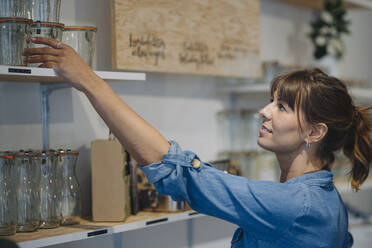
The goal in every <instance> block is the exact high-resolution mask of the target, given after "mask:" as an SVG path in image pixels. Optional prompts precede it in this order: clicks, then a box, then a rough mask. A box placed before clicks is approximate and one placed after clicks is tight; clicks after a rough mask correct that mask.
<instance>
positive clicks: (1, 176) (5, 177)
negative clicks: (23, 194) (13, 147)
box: [0, 152, 17, 235]
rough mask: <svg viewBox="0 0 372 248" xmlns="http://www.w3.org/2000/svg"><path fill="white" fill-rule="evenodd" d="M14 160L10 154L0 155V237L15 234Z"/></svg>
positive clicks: (2, 153) (3, 153)
mask: <svg viewBox="0 0 372 248" xmlns="http://www.w3.org/2000/svg"><path fill="white" fill-rule="evenodd" d="M13 176H14V159H13V155H12V154H11V153H6V152H1V153H0V235H13V234H15V233H16V222H17V211H16V210H17V200H16V194H15V187H14V186H15V185H14V178H13Z"/></svg>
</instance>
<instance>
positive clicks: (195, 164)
mask: <svg viewBox="0 0 372 248" xmlns="http://www.w3.org/2000/svg"><path fill="white" fill-rule="evenodd" d="M191 164H192V167H194V168H195V169H198V168H200V160H199V159H196V158H194V159H193V160H192V162H191Z"/></svg>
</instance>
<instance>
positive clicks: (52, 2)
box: [27, 0, 61, 22]
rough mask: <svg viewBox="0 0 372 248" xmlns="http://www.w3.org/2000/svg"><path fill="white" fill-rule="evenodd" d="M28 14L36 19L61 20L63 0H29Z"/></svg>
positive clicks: (46, 20) (43, 20)
mask: <svg viewBox="0 0 372 248" xmlns="http://www.w3.org/2000/svg"><path fill="white" fill-rule="evenodd" d="M27 2H28V3H27V16H28V18H30V19H32V20H34V21H41V22H59V17H60V13H61V0H27Z"/></svg>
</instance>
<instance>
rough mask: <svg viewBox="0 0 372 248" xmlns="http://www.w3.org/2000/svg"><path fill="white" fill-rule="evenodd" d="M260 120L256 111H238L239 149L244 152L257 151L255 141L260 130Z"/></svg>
mask: <svg viewBox="0 0 372 248" xmlns="http://www.w3.org/2000/svg"><path fill="white" fill-rule="evenodd" d="M260 126H261V123H260V118H259V114H258V112H257V110H251V109H242V110H241V111H240V126H239V129H240V131H239V136H240V142H241V143H240V149H241V150H244V151H256V150H258V149H259V148H258V145H257V139H258V136H259V130H260Z"/></svg>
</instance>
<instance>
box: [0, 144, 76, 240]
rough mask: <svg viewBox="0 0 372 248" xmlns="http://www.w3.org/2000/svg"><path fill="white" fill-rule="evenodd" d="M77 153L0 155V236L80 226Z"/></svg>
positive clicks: (55, 152) (59, 151)
mask: <svg viewBox="0 0 372 248" xmlns="http://www.w3.org/2000/svg"><path fill="white" fill-rule="evenodd" d="M78 155H79V153H78V152H74V151H71V150H66V151H65V150H62V149H61V150H58V151H55V150H48V151H31V150H30V151H22V150H21V151H19V152H0V235H12V234H14V233H15V232H32V231H36V230H37V229H38V228H56V227H58V226H60V225H71V224H78V223H80V219H81V192H80V187H79V183H78V180H77V178H76V172H75V169H76V162H77V158H78Z"/></svg>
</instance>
